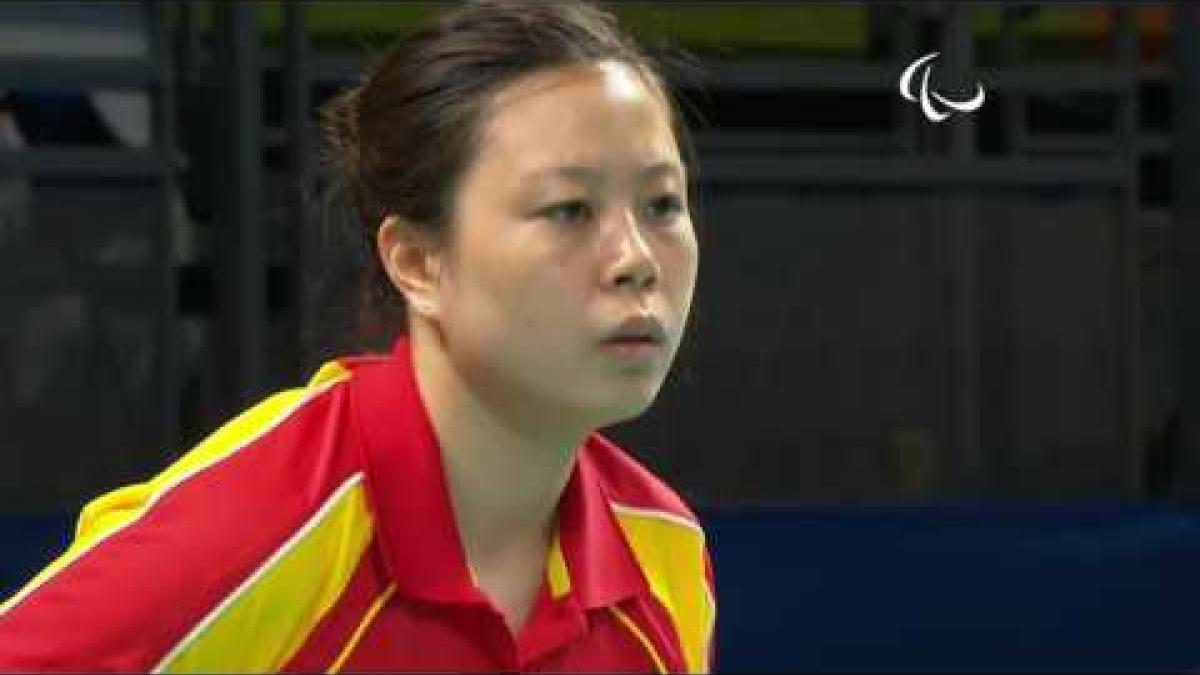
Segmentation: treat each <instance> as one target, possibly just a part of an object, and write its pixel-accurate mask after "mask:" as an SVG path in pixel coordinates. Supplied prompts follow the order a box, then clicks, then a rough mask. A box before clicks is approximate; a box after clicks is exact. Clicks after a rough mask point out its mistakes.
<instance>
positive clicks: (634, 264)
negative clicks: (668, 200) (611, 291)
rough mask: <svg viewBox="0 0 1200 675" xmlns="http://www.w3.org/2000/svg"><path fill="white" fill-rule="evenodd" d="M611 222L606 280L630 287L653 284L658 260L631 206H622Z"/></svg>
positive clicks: (656, 274) (656, 280) (619, 286)
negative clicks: (610, 260)
mask: <svg viewBox="0 0 1200 675" xmlns="http://www.w3.org/2000/svg"><path fill="white" fill-rule="evenodd" d="M614 225H615V229H616V233H615V234H614V236H615V237H616V242H615V243H614V246H615V251H616V252H615V254H614V259H613V263H612V266H611V267H610V268H609V271H608V281H609V283H611V284H612V285H613V286H616V287H618V288H621V287H629V288H631V289H633V290H645V289H649V288H653V287H654V285H655V284H656V283H658V276H659V270H658V264H657V262H656V261H655V259H654V252H653V251H652V250H651V248H650V244H649V242H648V241H647V240H646V236H645V233H644V232H643V231H642V227H641V224H640V223H638V219H637V216H636V215H635V213H634V212H633V210H632V209H624V210H623V212H622V213H621V214H620V215H619V216H618V217H617V222H616V223H614Z"/></svg>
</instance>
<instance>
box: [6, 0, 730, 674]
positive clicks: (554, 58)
mask: <svg viewBox="0 0 1200 675" xmlns="http://www.w3.org/2000/svg"><path fill="white" fill-rule="evenodd" d="M324 114H325V120H326V122H327V125H326V126H327V131H328V133H329V135H330V141H331V143H330V146H331V148H332V150H333V152H332V158H333V159H334V160H335V165H336V167H338V168H339V169H340V171H341V176H342V178H343V179H344V183H343V187H344V192H345V194H347V195H349V196H351V198H352V201H353V206H354V207H355V209H356V213H357V214H358V216H359V218H358V221H359V222H358V223H357V225H356V227H358V228H359V229H360V232H361V237H362V239H363V241H364V242H368V243H367V244H364V245H367V246H370V247H371V248H372V249H373V250H374V254H375V261H374V262H373V264H372V265H370V267H369V269H368V275H367V279H368V281H369V282H370V285H369V287H368V289H367V291H368V292H367V293H365V296H366V297H368V298H371V299H372V302H370V303H368V308H369V309H370V310H371V311H370V312H367V313H366V314H365V316H366V317H367V318H368V319H369V321H368V323H369V324H370V326H374V327H375V328H376V329H380V328H383V329H391V331H392V332H393V333H395V334H396V335H395V338H394V340H392V345H391V349H390V351H388V352H387V353H385V354H381V355H363V356H358V357H352V358H342V359H338V360H335V361H333V362H331V363H328V364H326V365H325V366H323V367H322V368H320V369H319V371H318V372H317V373H316V375H315V376H314V377H313V378H312V380H311V382H310V383H309V384H308V386H306V387H305V388H303V389H298V390H292V391H287V392H283V393H280V394H277V395H275V396H273V397H271V398H269V399H267V400H266V401H264V402H262V403H260V404H258V405H256V406H254V407H253V408H251V409H250V410H248V411H246V412H244V413H243V414H241V415H240V416H238V417H237V418H235V419H234V420H232V421H231V422H229V423H228V424H227V425H225V426H224V427H222V428H221V429H219V430H218V431H216V432H215V433H214V434H213V435H212V436H210V437H209V438H208V439H206V440H205V441H203V442H202V443H201V444H200V445H199V446H197V447H196V448H194V449H193V450H192V451H191V452H189V453H188V454H187V455H185V456H184V457H183V458H182V459H180V460H179V461H178V462H176V463H175V464H174V465H173V466H171V467H170V468H168V469H167V470H166V471H165V472H164V473H162V474H161V475H159V476H158V477H156V478H154V479H152V480H150V481H149V482H147V483H143V484H139V485H134V486H131V487H126V488H123V489H120V490H117V491H115V492H113V493H110V494H108V495H105V496H103V497H101V498H99V499H98V500H96V501H94V502H92V503H91V504H89V505H88V506H87V507H85V509H84V510H83V513H82V515H81V517H80V522H79V527H78V532H77V537H76V541H75V543H74V544H73V545H72V546H71V547H70V549H69V550H68V551H67V552H66V553H65V554H64V555H63V556H62V557H61V558H59V559H58V560H56V561H54V562H53V563H52V564H51V565H50V566H49V567H48V568H47V569H46V570H44V571H43V572H42V573H41V574H40V575H38V576H37V577H36V578H35V579H34V580H33V581H31V582H30V583H29V584H28V585H27V586H26V587H25V588H24V589H22V590H21V591H20V592H19V593H18V594H17V595H16V596H14V597H13V598H12V599H10V600H9V601H8V602H7V603H6V604H5V605H4V606H3V607H0V669H22V670H42V669H51V668H53V669H79V670H100V669H105V670H107V669H116V670H150V669H153V670H168V671H176V670H209V671H214V670H226V671H233V670H241V671H273V670H302V671H314V670H334V671H336V670H348V671H352V670H427V671H428V670H445V669H451V670H493V671H496V670H506V671H507V670H546V671H552V670H559V671H561V670H589V671H601V670H608V671H617V670H624V671H659V672H665V671H682V670H689V671H703V670H707V669H708V668H709V666H710V663H709V657H710V654H711V649H712V636H713V624H714V618H715V611H716V610H715V605H714V600H713V593H712V584H711V579H712V575H711V568H710V566H709V562H708V560H709V559H708V554H707V551H706V549H705V544H704V537H703V533H702V531H701V529H700V527H699V526H698V524H697V522H696V519H695V516H694V515H693V514H692V513H691V512H690V511H689V510H688V509H687V508H686V507H685V506H684V504H683V503H682V502H681V500H680V499H679V498H678V497H677V496H676V495H675V493H674V492H672V491H671V490H670V489H669V488H667V487H666V486H665V485H664V484H663V483H661V482H660V481H659V480H657V479H656V478H654V477H653V476H652V475H651V474H650V473H648V472H647V471H646V470H644V469H643V468H641V467H640V466H639V465H638V464H637V463H636V462H634V461H633V460H632V459H630V458H629V456H627V455H626V454H625V453H624V452H623V451H622V450H621V449H619V448H617V447H616V446H615V445H613V444H612V443H611V442H609V441H607V440H606V439H604V438H603V437H601V436H600V435H598V434H596V433H595V432H594V430H595V429H597V428H600V427H604V426H607V425H611V424H613V423H616V422H619V421H621V420H625V419H628V418H631V417H633V416H636V415H638V414H640V413H641V412H643V411H644V410H645V409H646V408H647V407H648V406H649V405H650V403H651V402H652V401H653V399H654V398H655V395H656V394H657V392H658V390H659V388H660V386H661V385H662V382H663V380H664V378H665V376H666V373H667V370H668V367H669V365H670V363H671V361H672V359H673V357H674V353H675V350H676V346H677V345H678V343H679V339H680V336H681V334H682V332H683V329H684V325H685V322H686V319H687V316H688V312H689V308H690V304H691V298H692V291H693V287H694V284H695V277H696V260H697V244H696V238H695V233H694V230H693V227H692V222H691V219H690V216H689V211H688V182H687V174H686V166H685V163H684V161H683V159H682V158H681V154H680V147H681V143H680V140H681V136H680V134H681V132H682V128H681V125H680V124H679V123H678V118H677V116H676V113H675V111H674V108H673V106H672V104H671V102H670V100H669V99H668V96H667V93H666V91H665V88H664V85H663V84H662V80H661V77H660V76H659V75H657V74H656V72H655V71H654V69H653V68H652V66H651V65H650V64H649V62H648V61H647V60H646V59H645V58H644V57H643V56H641V55H640V54H639V53H638V52H637V51H636V50H635V49H634V48H633V47H632V46H630V43H629V42H628V41H627V40H626V39H625V38H624V37H622V36H621V34H620V33H619V32H618V30H617V29H616V27H615V26H614V25H613V23H612V21H611V19H610V18H609V17H608V16H607V15H606V14H604V13H602V12H600V11H599V10H597V9H595V8H593V7H591V6H588V5H585V4H581V3H578V2H545V1H542V0H538V1H513V0H510V1H500V0H495V1H487V2H476V3H471V4H468V5H464V6H460V7H457V8H455V9H454V10H452V11H449V12H448V13H446V14H444V15H442V16H441V17H440V18H439V20H438V21H437V22H436V23H435V24H434V25H431V26H429V27H428V28H426V29H424V30H422V31H420V32H418V33H416V34H415V35H413V36H412V37H410V38H408V39H406V40H405V41H403V42H402V43H400V44H398V45H396V46H395V47H394V48H393V49H392V50H391V51H390V52H388V53H387V54H386V55H385V57H384V58H383V59H382V60H381V61H380V62H379V63H378V65H377V66H376V68H375V69H374V71H373V72H372V73H371V74H370V75H369V77H367V78H366V79H365V81H364V82H363V84H362V85H361V86H359V87H357V88H355V89H353V90H351V91H350V92H348V93H346V94H345V95H343V96H341V97H339V98H337V99H335V100H333V101H332V102H331V103H329V104H328V105H327V106H326V108H325V110H324ZM387 337H389V338H390V337H391V336H387Z"/></svg>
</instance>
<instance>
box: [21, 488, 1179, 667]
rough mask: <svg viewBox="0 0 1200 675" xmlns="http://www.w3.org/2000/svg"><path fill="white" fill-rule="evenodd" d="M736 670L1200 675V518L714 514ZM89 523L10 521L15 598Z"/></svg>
mask: <svg viewBox="0 0 1200 675" xmlns="http://www.w3.org/2000/svg"><path fill="white" fill-rule="evenodd" d="M701 515H702V517H703V518H704V520H705V523H706V526H707V529H708V531H709V537H710V545H711V547H712V551H713V559H714V569H715V571H716V577H717V585H718V593H719V601H720V614H719V617H718V643H717V665H718V668H719V669H720V670H727V671H760V672H763V671H791V670H808V671H826V672H836V671H852V670H862V671H867V670H869V671H887V670H892V671H899V670H907V671H914V670H918V671H945V672H949V671H964V670H973V671H980V670H989V671H1019V670H1037V671H1046V670H1073V671H1092V672H1095V671H1113V672H1116V671H1131V670H1145V669H1153V670H1183V669H1187V670H1196V669H1197V668H1198V667H1200V639H1197V629H1196V628H1195V627H1194V626H1193V624H1192V623H1191V621H1190V619H1191V618H1192V616H1193V615H1194V614H1195V613H1196V608H1200V584H1198V583H1196V582H1195V579H1196V577H1197V576H1198V574H1200V509H1189V508H1184V507H1172V506H1155V505H1137V506H1132V505H1109V504H1095V505H1088V504H1083V505H1081V504H1069V505H1037V506H1024V505H1020V506H1007V505H1005V506H964V505H954V506H914V507H898V508H869V507H856V508H837V509H833V508H830V509H795V508H789V509H712V510H707V511H703V512H702V514H701ZM72 524H73V516H71V517H67V516H58V515H56V516H43V517H31V516H26V517H11V516H10V517H0V541H4V542H5V547H6V554H5V555H4V556H2V559H0V595H3V596H7V595H8V594H9V593H11V592H12V591H14V590H16V588H17V587H18V586H19V585H20V583H22V582H23V581H25V580H26V579H27V578H28V576H29V575H31V574H32V573H34V572H35V571H36V570H37V569H39V568H40V567H41V566H42V565H44V564H45V563H46V562H47V561H48V560H49V559H50V558H51V557H52V556H53V555H54V554H56V553H57V552H58V551H60V550H61V549H62V547H63V546H64V545H65V543H66V540H67V537H68V535H69V530H70V527H71V526H72Z"/></svg>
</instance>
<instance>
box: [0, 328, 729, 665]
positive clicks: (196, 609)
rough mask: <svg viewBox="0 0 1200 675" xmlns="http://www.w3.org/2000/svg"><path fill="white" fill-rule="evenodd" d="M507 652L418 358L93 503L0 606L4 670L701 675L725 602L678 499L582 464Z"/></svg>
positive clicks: (619, 462)
mask: <svg viewBox="0 0 1200 675" xmlns="http://www.w3.org/2000/svg"><path fill="white" fill-rule="evenodd" d="M558 522H559V530H558V534H557V536H556V538H555V541H554V544H553V545H552V547H551V550H550V551H548V553H547V563H546V578H545V580H544V583H543V585H542V588H541V590H540V591H539V593H538V596H537V599H536V602H535V604H534V607H533V610H532V611H531V612H530V614H529V617H528V619H527V620H526V624H525V626H524V627H523V628H522V629H521V631H520V632H519V634H517V635H513V634H512V633H511V631H510V630H509V629H508V628H507V626H506V624H505V622H504V619H503V617H502V616H501V614H500V613H499V611H498V610H497V609H496V608H495V607H494V605H493V604H492V603H491V602H490V601H489V600H488V598H487V597H486V596H485V595H483V593H482V592H481V591H480V590H479V589H478V587H476V585H475V584H474V582H473V580H472V574H471V572H470V570H469V569H468V567H467V564H466V556H465V555H464V552H463V549H462V545H461V543H460V541H459V537H458V532H457V529H456V526H455V523H454V519H453V515H452V511H451V505H450V500H449V493H448V490H447V486H446V483H445V478H444V474H443V470H442V462H441V453H440V450H439V447H438V444H437V440H436V438H435V435H434V433H433V429H432V426H431V425H430V423H429V419H428V416H427V414H426V412H425V408H424V405H423V403H422V401H421V397H420V394H419V391H418V389H417V386H416V380H415V378H414V376H413V372H412V362H411V358H410V345H409V343H408V341H407V340H404V339H401V340H399V341H398V342H397V343H396V347H395V349H394V350H393V352H392V354H391V355H389V356H380V357H356V358H348V359H341V360H339V361H335V362H331V363H329V364H326V365H325V366H323V367H322V368H321V369H320V371H319V372H318V373H317V375H316V376H314V378H313V379H312V381H311V382H310V384H309V385H308V386H307V387H305V388H303V389H297V390H291V391H288V392H283V393H281V394H277V395H275V396H273V397H271V398H269V399H267V400H265V401H264V402H262V403H260V404H258V405H256V406H254V407H253V408H251V409H250V410H248V411H246V412H245V413H243V414H242V415H239V416H238V417H237V418H235V419H234V420H232V421H231V422H229V423H228V424H226V425H225V426H224V427H222V428H221V429H219V430H218V431H217V432H215V433H214V434H213V435H212V436H210V437H209V438H208V439H206V440H205V441H203V442H202V443H201V444H200V445H198V446H197V447H196V448H194V449H193V450H192V451H191V452H189V453H187V454H186V455H185V456H184V457H182V458H181V459H180V460H179V461H177V462H176V463H175V464H173V465H172V466H171V467H170V468H168V469H167V470H166V471H164V472H163V473H161V474H159V475H158V476H156V477H155V478H153V479H151V480H150V481H147V482H145V483H141V484H137V485H133V486H129V487H126V488H122V489H120V490H117V491H115V492H112V493H109V494H107V495H105V496H103V497H100V498H99V499H97V500H95V501H94V502H92V503H91V504H89V505H88V506H87V507H85V509H84V510H83V513H82V514H81V516H80V523H79V528H78V532H77V536H76V539H75V542H74V543H73V544H72V546H71V547H70V548H69V549H68V550H67V551H66V552H65V553H64V554H63V555H62V556H61V557H59V559H57V560H55V561H54V562H53V563H51V564H50V565H49V566H48V567H47V568H46V569H45V570H43V571H42V573H41V574H39V575H38V576H37V577H35V578H34V579H33V580H32V581H31V582H30V583H29V584H27V585H26V587H25V588H23V589H22V590H21V591H20V592H18V593H17V595H15V596H14V597H13V598H11V599H9V600H8V601H7V602H6V603H5V604H4V605H0V670H46V669H63V670H127V671H133V670H137V671H147V670H161V671H197V670H207V671H212V670H242V671H278V670H293V671H317V670H322V671H325V670H332V671H338V670H346V671H366V670H393V671H395V670H422V671H431V670H458V671H463V670H488V671H497V670H504V671H517V670H521V671H563V670H586V671H599V670H605V671H642V672H647V671H650V672H653V671H685V670H686V671H704V670H707V669H708V668H709V667H710V663H709V659H710V655H711V651H712V637H713V624H714V620H715V614H716V607H715V603H714V600H713V592H712V573H711V567H710V565H709V557H708V553H707V550H706V548H705V543H704V535H703V532H702V530H701V529H700V527H699V525H698V524H697V521H696V518H695V516H694V515H693V514H692V513H691V512H690V511H689V510H688V509H687V507H686V506H685V505H684V504H683V503H682V501H681V500H680V499H679V498H678V496H677V495H676V494H675V493H674V492H672V491H671V490H670V489H669V488H667V487H666V486H665V485H664V484H663V483H662V482H661V481H659V480H658V479H657V478H655V477H654V476H652V475H651V474H650V473H649V472H647V471H646V470H645V469H644V468H642V467H641V466H640V465H638V464H637V463H636V462H635V461H634V460H633V459H631V458H630V457H629V456H628V455H626V454H625V453H624V452H623V451H622V450H621V449H620V448H618V447H616V446H615V445H613V444H612V443H611V442H609V441H607V440H606V439H604V438H603V437H601V436H600V435H598V434H593V435H591V436H590V437H589V438H588V439H587V440H586V441H585V443H584V444H583V446H582V447H581V448H580V449H579V452H578V455H577V461H576V464H575V467H574V469H573V473H572V475H571V478H570V481H569V483H568V485H567V488H566V490H565V492H564V494H563V496H562V499H561V501H560V503H559V513H558Z"/></svg>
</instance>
